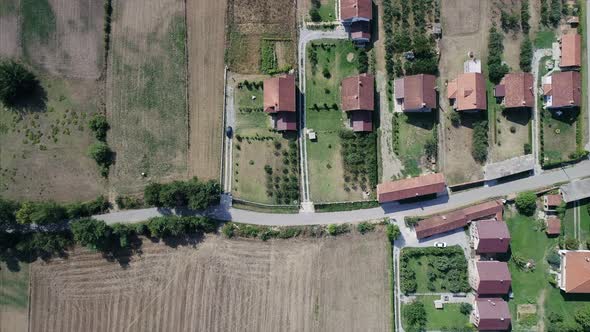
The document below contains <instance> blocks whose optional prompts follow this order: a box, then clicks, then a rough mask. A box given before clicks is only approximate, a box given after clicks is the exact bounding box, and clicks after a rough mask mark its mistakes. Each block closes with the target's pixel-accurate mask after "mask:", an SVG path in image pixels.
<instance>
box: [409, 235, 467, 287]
mask: <svg viewBox="0 0 590 332" xmlns="http://www.w3.org/2000/svg"><path fill="white" fill-rule="evenodd" d="M422 257H426V258H427V264H428V270H427V278H428V284H427V285H426V286H427V288H428V289H429V290H430V291H435V290H436V287H435V282H437V281H438V282H439V285H440V288H442V289H444V290H447V291H449V292H451V293H459V292H468V291H469V290H470V286H469V283H468V281H467V260H466V259H465V256H464V254H463V251H462V250H461V248H460V247H459V246H453V247H448V248H436V247H424V248H411V249H404V250H403V251H402V252H401V256H400V272H401V289H402V292H404V293H405V294H408V293H414V292H416V289H417V288H418V284H417V283H416V271H414V270H413V269H412V268H411V267H410V261H418V260H419V259H420V258H422Z"/></svg>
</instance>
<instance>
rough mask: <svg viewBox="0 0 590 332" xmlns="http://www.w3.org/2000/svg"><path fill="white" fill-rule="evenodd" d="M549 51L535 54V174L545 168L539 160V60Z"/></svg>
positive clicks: (533, 132)
mask: <svg viewBox="0 0 590 332" xmlns="http://www.w3.org/2000/svg"><path fill="white" fill-rule="evenodd" d="M546 51H547V49H539V50H535V53H534V54H533V67H532V69H533V77H534V78H533V79H534V81H535V83H534V86H535V88H534V90H533V92H534V95H535V106H534V108H533V112H532V122H531V124H532V129H533V130H532V136H533V137H532V148H533V157H534V160H535V168H534V172H535V174H540V173H541V172H542V171H543V169H542V168H541V161H540V160H539V156H540V153H539V146H540V144H539V126H540V125H541V123H540V122H539V121H540V119H541V117H540V116H539V85H538V82H539V61H541V58H542V57H543V54H545V52H546Z"/></svg>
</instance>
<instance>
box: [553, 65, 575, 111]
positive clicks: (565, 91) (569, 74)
mask: <svg viewBox="0 0 590 332" xmlns="http://www.w3.org/2000/svg"><path fill="white" fill-rule="evenodd" d="M551 87H552V88H551V90H552V91H551V95H552V96H553V101H552V106H551V107H553V108H559V107H570V106H580V101H581V96H582V80H581V76H580V73H579V72H577V71H564V72H556V73H553V74H552V75H551Z"/></svg>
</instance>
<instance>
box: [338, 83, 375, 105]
mask: <svg viewBox="0 0 590 332" xmlns="http://www.w3.org/2000/svg"><path fill="white" fill-rule="evenodd" d="M374 94H375V80H374V78H373V75H369V74H360V75H357V76H351V77H347V78H345V79H343V80H342V89H341V91H340V95H341V99H342V110H344V111H346V112H348V111H358V110H365V111H372V110H374V109H375V105H374V103H375V100H374Z"/></svg>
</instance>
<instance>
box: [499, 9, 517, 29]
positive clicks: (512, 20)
mask: <svg viewBox="0 0 590 332" xmlns="http://www.w3.org/2000/svg"><path fill="white" fill-rule="evenodd" d="M500 25H501V26H502V30H504V31H505V32H508V31H510V30H514V31H518V30H519V29H520V25H521V23H520V15H519V13H511V12H508V11H506V10H504V9H500Z"/></svg>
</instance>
